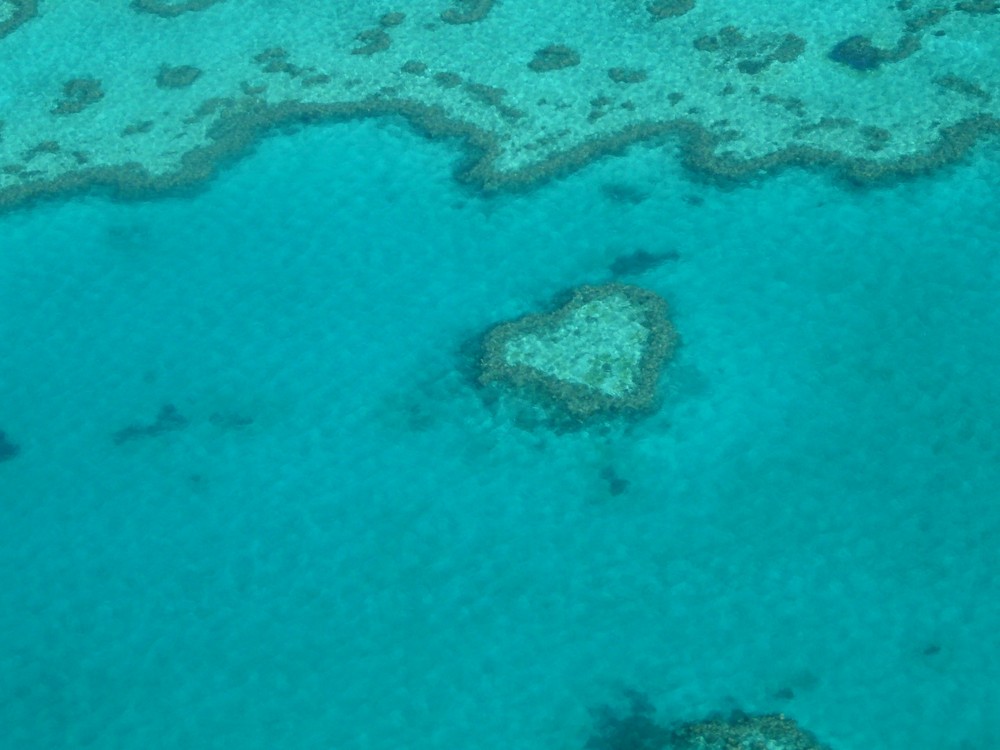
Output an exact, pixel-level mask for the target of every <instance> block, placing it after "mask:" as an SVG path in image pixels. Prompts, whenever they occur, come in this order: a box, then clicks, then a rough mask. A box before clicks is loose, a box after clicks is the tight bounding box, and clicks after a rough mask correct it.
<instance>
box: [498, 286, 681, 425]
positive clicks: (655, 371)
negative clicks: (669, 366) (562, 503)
mask: <svg viewBox="0 0 1000 750" xmlns="http://www.w3.org/2000/svg"><path fill="white" fill-rule="evenodd" d="M675 342H676V335H675V333H674V329H673V327H672V326H671V324H670V322H669V321H668V320H667V318H666V303H665V302H664V301H663V300H662V299H661V298H660V297H658V296H657V295H655V294H653V293H652V292H650V291H648V290H645V289H640V288H639V287H634V286H626V285H623V284H606V285H603V286H583V287H579V288H578V289H576V290H574V291H573V292H572V294H571V296H570V298H569V301H568V302H566V303H565V304H564V305H562V306H561V307H559V308H558V309H557V310H555V311H554V312H551V313H543V314H535V315H526V316H524V317H522V318H519V319H518V320H515V321H512V322H508V323H503V324H501V325H499V326H496V327H495V328H493V329H492V330H491V331H489V333H488V334H487V335H486V337H485V339H484V346H483V356H482V359H481V368H482V369H481V374H480V377H479V380H480V382H481V383H482V384H484V385H489V384H493V383H503V384H506V385H508V386H513V387H514V388H515V389H516V390H517V391H519V392H522V393H526V394H531V395H534V396H537V397H540V398H541V400H542V401H543V402H544V403H545V404H546V405H547V406H548V407H550V408H551V409H552V410H554V411H555V412H556V413H558V414H561V415H562V416H566V417H568V418H570V419H572V420H585V419H588V418H590V417H593V416H595V415H608V414H614V413H622V412H625V413H641V412H643V411H647V410H649V409H650V408H652V406H653V405H654V403H655V400H656V384H657V379H658V377H659V374H660V370H661V367H662V365H663V363H664V361H665V360H666V359H667V357H668V356H669V354H670V353H671V351H672V350H673V347H674V345H675Z"/></svg>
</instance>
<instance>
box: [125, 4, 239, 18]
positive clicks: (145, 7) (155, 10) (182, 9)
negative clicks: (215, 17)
mask: <svg viewBox="0 0 1000 750" xmlns="http://www.w3.org/2000/svg"><path fill="white" fill-rule="evenodd" d="M222 1H223V0H176V2H171V0H132V8H133V9H134V10H138V11H142V12H143V13H152V14H153V15H155V16H162V17H163V18H173V17H174V16H179V15H181V14H182V13H187V12H189V11H194V10H205V8H208V7H210V6H212V5H215V4H216V3H220V2H222Z"/></svg>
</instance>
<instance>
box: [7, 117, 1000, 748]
mask: <svg viewBox="0 0 1000 750" xmlns="http://www.w3.org/2000/svg"><path fill="white" fill-rule="evenodd" d="M997 156H998V153H997V150H996V148H995V147H991V146H987V147H983V148H980V149H979V151H978V152H977V156H976V158H975V159H974V160H971V161H970V163H968V164H965V165H962V166H961V167H959V168H955V169H952V170H948V171H946V172H943V173H940V174H938V175H935V176H934V177H933V178H928V179H923V180H918V181H915V182H910V183H907V184H903V185H901V186H898V187H894V188H892V189H886V190H880V191H868V192H852V191H850V190H845V189H844V188H843V187H841V186H838V185H836V184H835V183H833V182H832V181H831V180H830V179H829V178H827V177H825V176H822V175H811V174H806V173H803V172H799V171H789V172H786V173H784V174H782V175H779V176H777V177H774V178H771V179H767V180H765V181H762V182H760V183H759V184H753V185H748V186H746V187H743V188H740V189H736V190H731V191H720V190H718V189H715V188H711V187H709V186H706V185H700V184H697V183H695V182H692V181H690V180H689V179H687V178H686V177H685V175H683V174H682V173H681V172H680V170H679V168H678V167H676V166H675V162H674V160H673V159H671V157H670V154H669V152H668V153H664V152H662V151H658V150H653V149H646V148H643V147H636V148H633V149H632V150H630V151H629V152H628V154H626V155H625V156H623V157H621V158H611V159H606V160H603V161H601V162H599V163H597V164H594V165H591V166H590V167H588V168H586V169H584V170H582V171H581V172H579V173H577V174H575V175H572V176H570V177H568V178H566V179H564V180H561V181H559V182H556V183H552V184H548V185H545V186H542V187H539V188H538V189H536V190H533V191H531V192H528V193H525V194H517V195H512V194H508V195H501V196H499V197H494V198H490V199H483V198H481V197H478V196H476V195H475V194H473V193H471V192H468V191H465V190H463V189H462V188H461V187H460V186H459V185H457V184H456V183H455V182H454V181H453V180H452V178H451V171H452V169H453V168H454V166H455V164H456V161H457V160H458V159H459V158H460V151H459V150H458V148H457V147H456V145H455V144H452V143H434V142H428V141H426V140H422V139H420V138H419V137H418V136H416V135H415V134H413V133H411V132H410V131H409V130H408V129H407V128H406V127H405V126H403V125H402V124H400V123H396V122H390V121H385V122H380V123H376V122H363V123H349V124H337V125H329V126H318V127H311V128H309V129H305V130H302V131H300V132H297V133H291V134H287V133H286V134H282V135H280V136H278V137H273V138H269V139H267V140H266V141H264V142H263V143H261V144H260V145H259V147H258V148H257V149H256V151H255V153H254V154H253V155H251V156H250V157H248V158H246V159H244V160H242V161H240V162H239V163H237V164H235V165H233V166H231V167H229V168H227V169H226V170H225V171H223V172H222V173H221V174H220V175H219V176H218V178H217V179H215V180H214V181H213V182H212V183H210V184H209V185H207V186H206V187H205V188H204V189H203V190H200V191H198V192H197V193H194V194H190V195H178V196H173V197H167V198H163V199H161V200H156V201H151V202H133V203H115V202H112V201H110V200H108V199H106V198H105V197H102V196H100V195H96V196H84V197H78V198H75V199H69V200H62V201H53V202H46V203H42V204H38V205H35V206H32V207H30V208H28V209H23V210H19V211H16V212H13V213H8V214H6V215H4V216H2V217H0V237H2V238H3V239H2V247H3V250H2V252H0V284H2V286H0V306H2V315H0V334H2V340H3V347H4V348H3V356H2V359H0V393H2V394H3V397H2V399H0V430H3V431H4V433H5V434H6V436H7V438H8V439H9V440H10V441H12V442H14V443H16V444H17V445H18V446H19V448H20V451H19V453H18V454H17V455H16V456H13V457H12V458H10V459H9V460H6V461H4V462H2V463H0V495H2V498H3V500H2V506H0V519H2V520H0V727H2V728H3V729H2V731H0V747H3V748H4V749H6V748H11V749H12V750H14V749H18V750H21V749H23V750H29V749H30V750H34V749H35V748H102V749H103V748H140V747H141V748H145V749H151V748H241V749H243V748H338V749H343V750H348V749H353V748H403V747H405V748H414V749H418V748H445V747H447V748H456V747H462V748H483V749H484V750H485V749H488V748H497V749H499V748H512V747H519V748H525V749H531V748H539V749H541V748H546V749H547V750H552V749H562V748H581V747H583V746H584V744H585V743H586V741H587V738H588V736H590V734H591V732H592V731H593V724H594V721H593V717H592V715H591V709H592V708H593V707H595V706H599V705H601V704H604V703H608V702H611V703H614V702H616V701H617V700H618V699H619V696H621V694H622V690H623V689H631V690H638V691H641V692H642V693H645V694H646V695H648V696H649V699H650V700H651V701H652V703H653V704H654V705H655V706H656V708H657V711H658V717H659V719H661V720H662V721H663V722H664V723H666V722H670V721H681V720H684V721H687V720H693V719H699V718H702V717H703V716H705V715H706V714H708V713H711V712H713V711H728V710H730V709H732V708H736V707H738V708H740V709H742V710H746V711H750V712H771V711H783V712H785V713H787V714H788V715H790V716H792V717H794V718H795V719H796V720H797V721H799V722H800V723H801V724H802V725H803V726H804V727H806V728H808V729H810V730H811V731H813V732H815V733H816V734H817V735H818V736H819V737H820V738H821V739H822V740H823V741H824V742H826V743H828V744H829V745H830V747H831V748H839V749H852V748H854V749H857V748H865V749H866V750H881V749H882V748H885V749H886V750H888V749H889V748H908V749H910V750H924V749H925V748H926V749H927V750H931V749H933V750H950V749H954V750H986V749H987V748H995V747H997V742H998V738H1000V709H998V707H1000V635H998V633H1000V584H998V582H997V573H998V570H1000V508H998V504H997V500H998V498H1000V491H998V488H1000V453H998V448H997V435H998V432H1000V391H998V388H997V375H998V373H1000V350H998V347H997V345H996V341H997V335H996V331H997V330H998V327H1000V253H998V251H997V245H996V242H995V238H996V237H997V236H998V234H1000V213H998V212H997V211H996V210H995V208H996V186H997V184H998V180H1000V160H998V158H997ZM608 185H628V186H630V187H632V188H633V189H634V190H636V191H637V194H636V195H635V196H634V198H635V199H634V200H632V201H625V202H621V201H615V200H612V199H610V198H609V196H608V190H607V186H608ZM637 249H645V250H647V251H650V252H666V251H676V253H677V254H678V257H677V259H676V260H673V261H670V262H667V263H664V264H663V265H661V266H659V267H657V268H655V269H653V270H651V271H649V272H648V273H646V274H643V275H642V276H636V277H628V278H627V279H626V280H627V281H630V282H634V283H639V284H641V285H642V286H645V287H647V288H649V289H652V290H654V291H656V292H657V293H659V294H661V295H662V296H663V297H664V298H665V299H666V300H667V301H668V303H669V305H670V308H671V314H672V318H673V321H674V324H675V326H676V328H677V330H678V331H679V333H680V335H681V337H682V339H683V344H682V346H681V348H680V350H679V352H678V356H677V358H676V359H675V361H674V362H673V363H672V364H671V365H670V366H669V368H668V369H667V371H666V373H665V376H664V378H663V381H662V399H663V405H662V408H661V409H660V411H659V412H657V413H656V414H655V415H654V416H652V417H650V418H648V419H646V420H644V421H641V422H638V423H636V424H634V425H631V426H622V425H613V426H612V427H610V428H609V429H597V428H592V429H588V430H583V431H580V432H575V433H566V434H555V433H551V432H547V431H546V430H544V429H542V428H537V427H536V428H534V429H529V428H526V427H524V426H519V425H518V423H517V421H516V420H515V419H514V418H513V417H512V415H510V414H507V413H506V412H504V411H503V410H501V411H499V412H497V411H493V410H491V409H490V408H488V407H487V406H486V405H484V403H483V401H482V399H481V398H480V394H478V393H477V391H476V389H475V388H474V387H473V386H472V385H471V383H470V382H469V365H470V361H469V359H468V356H469V355H468V347H467V345H466V344H467V342H468V341H470V340H472V339H474V338H475V337H476V336H478V335H479V334H480V333H481V332H482V331H483V330H485V329H486V328H488V327H489V326H491V325H493V324H494V323H496V322H498V321H501V320H505V319H509V318H512V317H515V316H517V315H520V314H523V313H525V312H531V311H538V310H542V309H546V307H547V306H548V305H549V301H550V300H551V299H552V297H553V296H554V295H556V294H558V293H559V292H561V291H562V290H565V289H566V288H568V287H572V286H575V285H578V284H583V283H595V282H602V281H607V280H608V279H610V273H609V271H608V267H609V265H610V264H611V263H612V262H613V261H614V260H615V258H617V257H619V256H620V255H622V254H626V253H630V252H634V251H636V250H637ZM166 406H171V407H172V408H173V409H174V410H175V411H174V412H168V414H169V413H173V414H175V415H179V416H176V417H175V419H174V421H173V422H172V423H171V425H170V426H172V427H175V429H166V430H162V431H160V432H159V433H158V434H155V435H154V434H149V435H145V434H139V433H141V432H142V429H141V428H142V427H143V426H149V425H150V424H152V423H154V422H155V420H156V418H157V415H158V414H159V413H160V412H161V410H162V409H164V407H166ZM168 421H169V420H168ZM129 428H132V432H131V433H128V432H125V433H123V432H122V431H123V430H129ZM116 435H117V436H118V437H119V439H118V440H116V439H115V437H116ZM123 435H131V436H132V437H133V438H134V439H121V438H122V436H123ZM612 474H613V475H614V476H616V477H618V478H620V479H622V480H624V481H626V482H627V487H626V489H625V491H624V492H615V491H613V489H615V488H612V486H611V484H612V483H611V482H609V480H608V477H609V476H610V475H612ZM617 489H620V487H619V488H617Z"/></svg>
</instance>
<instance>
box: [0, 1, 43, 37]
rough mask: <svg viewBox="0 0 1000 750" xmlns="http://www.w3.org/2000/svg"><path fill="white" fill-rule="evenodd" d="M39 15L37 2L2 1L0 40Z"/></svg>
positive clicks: (0, 9)
mask: <svg viewBox="0 0 1000 750" xmlns="http://www.w3.org/2000/svg"><path fill="white" fill-rule="evenodd" d="M37 13H38V2H37V0H0V38H2V37H5V36H7V34H10V33H11V32H12V31H14V29H16V28H17V27H18V26H20V25H21V24H23V23H25V22H27V21H30V20H31V19H32V18H34V17H35V15H37Z"/></svg>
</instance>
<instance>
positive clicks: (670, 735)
mask: <svg viewBox="0 0 1000 750" xmlns="http://www.w3.org/2000/svg"><path fill="white" fill-rule="evenodd" d="M625 697H626V699H627V700H628V703H629V708H628V711H627V712H626V713H624V714H622V713H619V712H616V711H614V710H613V709H611V708H609V707H607V706H603V707H601V708H599V709H597V710H595V712H594V714H595V718H596V720H597V722H596V727H595V731H594V733H593V734H592V735H591V737H590V738H589V739H588V740H587V743H586V748H587V750H830V749H829V746H827V745H825V744H823V743H822V742H820V741H819V740H818V739H817V738H816V737H815V736H814V735H813V734H812V733H811V732H808V731H806V730H805V729H803V728H802V727H800V726H799V725H798V723H796V722H795V720H794V719H791V718H789V717H788V716H786V715H784V714H747V713H744V712H742V711H733V712H732V713H730V714H729V715H728V716H721V715H720V716H712V717H709V718H706V719H703V720H700V721H691V722H683V723H679V724H675V725H672V726H664V725H662V724H660V723H658V722H657V721H656V720H655V713H656V711H655V708H654V707H653V705H652V703H651V702H650V701H649V699H648V698H647V697H646V696H645V695H643V694H642V693H640V692H637V691H633V690H626V691H625Z"/></svg>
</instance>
